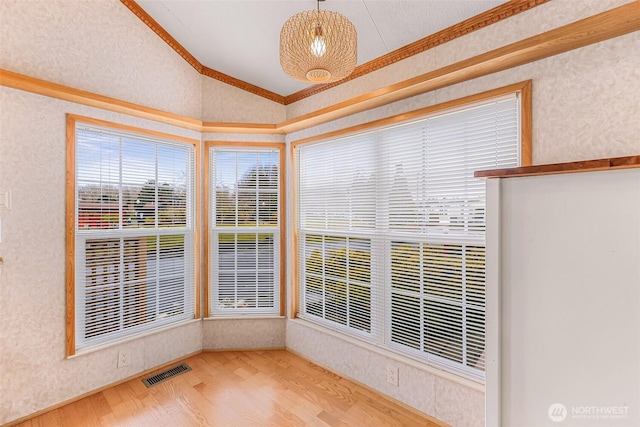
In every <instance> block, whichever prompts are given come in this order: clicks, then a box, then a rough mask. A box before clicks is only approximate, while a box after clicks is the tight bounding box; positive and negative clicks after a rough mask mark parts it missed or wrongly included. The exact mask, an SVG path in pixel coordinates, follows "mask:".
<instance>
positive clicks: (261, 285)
mask: <svg viewBox="0 0 640 427" xmlns="http://www.w3.org/2000/svg"><path fill="white" fill-rule="evenodd" d="M279 159H280V152H279V150H275V149H255V148H251V149H246V150H238V149H234V148H224V147H214V148H212V149H211V150H209V171H210V176H209V182H210V183H215V184H214V185H210V186H209V188H210V189H209V191H210V192H211V193H210V197H209V200H210V210H209V211H210V212H211V215H210V218H209V224H210V228H209V253H210V259H209V266H210V267H209V287H210V293H209V295H210V297H209V308H210V313H211V314H212V315H213V316H238V315H254V316H257V315H278V314H280V160H279Z"/></svg>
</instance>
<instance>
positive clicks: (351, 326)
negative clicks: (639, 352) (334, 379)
mask: <svg viewBox="0 0 640 427" xmlns="http://www.w3.org/2000/svg"><path fill="white" fill-rule="evenodd" d="M476 99H477V98H476ZM520 103H521V101H520V97H519V95H518V94H517V93H510V94H507V95H502V96H499V97H497V98H491V99H486V100H484V101H481V102H475V103H474V104H472V105H461V106H458V107H457V108H456V109H453V110H441V111H438V112H436V113H433V114H431V115H429V116H427V117H423V118H421V119H419V120H417V121H414V122H411V123H404V124H398V125H395V126H391V127H388V128H384V129H377V130H373V131H371V132H368V133H363V134H358V135H353V136H348V137H344V138H341V139H336V140H329V141H323V142H317V143H304V144H299V145H296V150H295V158H296V165H297V183H298V193H297V209H298V224H297V232H298V241H297V245H298V253H299V255H298V272H299V273H298V276H299V281H300V290H299V305H298V307H299V313H298V316H299V317H301V318H304V319H307V320H310V321H313V322H316V323H319V324H321V325H323V326H325V327H327V328H330V329H333V330H335V331H338V332H341V333H344V334H348V335H351V336H353V337H356V338H359V339H363V340H366V341H369V342H371V343H373V344H376V345H380V346H383V347H385V348H387V349H390V350H392V351H395V352H399V353H403V354H405V355H407V356H410V357H413V358H417V359H419V360H423V361H426V362H427V363H430V364H433V365H437V366H438V367H441V368H445V369H448V370H451V371H454V372H457V373H460V374H462V375H464V376H467V377H470V378H475V379H479V380H481V379H482V378H483V377H484V319H485V313H484V310H485V308H484V307H485V305H484V304H485V279H484V277H485V235H484V231H485V219H484V212H485V187H484V181H483V180H479V179H475V178H474V177H473V173H474V171H476V170H482V169H493V168H505V167H514V166H518V165H519V159H520V152H521V125H520V122H521V120H520V114H521V112H520Z"/></svg>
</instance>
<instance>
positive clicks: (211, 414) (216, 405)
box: [18, 350, 446, 427]
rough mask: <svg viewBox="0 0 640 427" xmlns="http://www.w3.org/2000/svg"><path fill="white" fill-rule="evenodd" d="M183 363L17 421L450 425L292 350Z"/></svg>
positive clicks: (245, 426)
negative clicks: (160, 378)
mask: <svg viewBox="0 0 640 427" xmlns="http://www.w3.org/2000/svg"><path fill="white" fill-rule="evenodd" d="M184 362H185V363H187V364H188V365H189V366H190V367H191V368H192V370H191V371H189V372H186V373H184V374H181V375H179V376H177V377H175V378H172V379H170V380H168V381H165V382H163V383H160V384H157V385H155V386H153V387H151V388H147V387H146V386H145V385H144V384H143V383H142V381H141V379H142V377H140V378H136V379H134V380H131V381H128V382H125V383H122V384H120V385H117V386H114V387H111V388H109V389H106V390H104V391H102V392H99V393H96V394H94V395H91V396H89V397H86V398H84V399H81V400H78V401H76V402H73V403H70V404H69V405H66V406H63V407H61V408H58V409H55V410H52V411H50V412H48V413H46V414H43V415H40V416H38V417H35V418H32V419H30V420H27V421H25V422H23V423H21V424H18V425H19V426H21V427H31V426H34V427H35V426H46V427H55V426H61V427H70V426H71V427H74V426H82V427H86V426H153V427H159V426H167V427H191V426H215V427H218V426H220V427H227V426H229V427H231V426H237V427H252V426H260V427H263V426H274V427H282V426H323V427H325V426H358V427H360V426H411V427H414V426H424V427H442V426H445V427H446V424H444V423H437V422H434V421H432V420H431V419H429V418H427V417H422V416H420V415H419V414H417V413H415V412H413V411H410V410H408V409H406V408H403V407H402V406H400V405H398V404H396V403H394V402H392V401H390V400H387V399H385V398H384V397H382V396H381V395H379V394H377V393H374V392H372V391H371V390H369V389H367V388H365V387H362V386H360V385H358V384H356V383H354V382H352V381H350V380H347V379H345V378H342V377H340V376H338V375H335V374H333V373H331V372H329V371H327V370H325V369H323V368H321V367H319V366H317V365H315V364H313V363H311V362H309V361H307V360H305V359H303V358H301V357H299V356H297V355H295V354H293V353H290V352H288V351H286V350H265V351H229V352H215V353H201V354H198V355H196V356H193V357H190V358H188V359H185V360H184ZM152 374H153V373H152ZM152 374H150V375H152Z"/></svg>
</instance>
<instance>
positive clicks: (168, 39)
mask: <svg viewBox="0 0 640 427" xmlns="http://www.w3.org/2000/svg"><path fill="white" fill-rule="evenodd" d="M120 2H121V3H122V4H124V5H125V6H126V7H127V8H128V9H129V10H130V11H131V12H133V13H134V14H135V15H136V16H137V17H138V18H140V20H141V21H142V22H144V23H145V24H146V25H147V26H148V27H149V28H151V30H153V32H154V33H156V34H157V35H158V36H160V38H161V39H162V40H164V41H165V43H167V44H168V45H169V46H170V47H171V48H172V49H173V50H175V51H176V52H177V53H178V55H180V56H181V57H182V58H184V60H185V61H187V62H188V63H189V64H190V65H191V66H192V67H193V68H195V69H196V71H197V72H199V73H200V74H202V75H204V76H207V77H211V78H213V79H215V80H218V81H221V82H223V83H226V84H228V85H231V86H235V87H237V88H238V89H242V90H244V91H246V92H249V93H253V94H254V95H258V96H261V97H263V98H266V99H269V100H271V101H274V102H277V103H279V104H284V96H282V95H279V94H277V93H275V92H271V91H269V90H267V89H263V88H261V87H258V86H255V85H252V84H251V83H247V82H245V81H243V80H240V79H236V78H235V77H231V76H230V75H228V74H224V73H221V72H220V71H216V70H214V69H211V68H209V67H205V66H204V65H202V63H201V62H200V61H198V60H197V59H196V57H195V56H193V55H192V54H191V53H190V52H189V51H188V50H187V49H185V47H184V46H182V45H181V44H180V43H178V41H177V40H176V39H175V38H173V36H172V35H171V34H169V33H168V32H167V30H165V29H164V28H162V26H161V25H160V24H158V22H157V21H156V20H155V19H153V18H152V17H151V15H149V14H148V13H147V12H145V10H144V9H143V8H142V7H140V5H139V4H138V3H136V2H135V1H134V0H120Z"/></svg>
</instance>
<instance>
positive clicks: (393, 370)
mask: <svg viewBox="0 0 640 427" xmlns="http://www.w3.org/2000/svg"><path fill="white" fill-rule="evenodd" d="M398 371H399V369H398V367H397V366H391V365H387V382H388V383H389V384H393V385H395V386H397V385H398Z"/></svg>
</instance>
